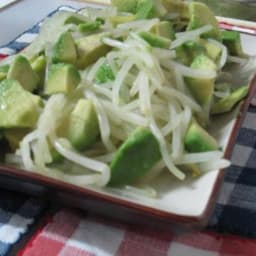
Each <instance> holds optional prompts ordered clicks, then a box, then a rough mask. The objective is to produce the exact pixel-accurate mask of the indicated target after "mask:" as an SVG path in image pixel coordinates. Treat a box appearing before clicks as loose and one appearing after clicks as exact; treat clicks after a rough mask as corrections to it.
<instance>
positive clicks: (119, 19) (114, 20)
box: [110, 14, 136, 27]
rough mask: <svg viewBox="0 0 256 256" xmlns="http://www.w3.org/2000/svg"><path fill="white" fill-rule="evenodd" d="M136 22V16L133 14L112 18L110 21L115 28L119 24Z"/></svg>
mask: <svg viewBox="0 0 256 256" xmlns="http://www.w3.org/2000/svg"><path fill="white" fill-rule="evenodd" d="M134 20H136V16H135V15H133V14H128V15H117V16H112V17H110V21H111V23H112V25H113V26H114V27H116V26H117V25H119V24H123V23H128V22H131V21H134Z"/></svg>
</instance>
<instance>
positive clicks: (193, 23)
mask: <svg viewBox="0 0 256 256" xmlns="http://www.w3.org/2000/svg"><path fill="white" fill-rule="evenodd" d="M189 16H190V21H189V24H188V26H187V31H190V30H194V29H197V28H200V27H202V26H204V25H208V24H210V25H212V27H213V28H212V30H210V31H209V32H205V33H203V34H202V37H206V38H209V37H210V38H215V39H216V40H219V41H220V40H221V34H220V29H219V24H218V21H217V19H216V18H215V16H214V14H213V13H212V12H211V10H210V9H209V8H208V6H207V5H205V4H203V3H199V2H191V3H190V4H189Z"/></svg>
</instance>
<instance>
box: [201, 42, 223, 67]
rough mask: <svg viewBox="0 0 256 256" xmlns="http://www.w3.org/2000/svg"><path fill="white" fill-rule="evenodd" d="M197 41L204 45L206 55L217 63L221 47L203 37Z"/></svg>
mask: <svg viewBox="0 0 256 256" xmlns="http://www.w3.org/2000/svg"><path fill="white" fill-rule="evenodd" d="M199 43H200V44H201V45H202V46H204V47H205V49H206V54H207V56H208V57H209V58H211V59H212V60H213V61H214V62H215V63H217V62H218V60H219V58H220V56H221V52H222V49H221V48H220V47H218V46H217V45H216V44H213V43H211V42H209V41H207V40H205V39H200V40H199Z"/></svg>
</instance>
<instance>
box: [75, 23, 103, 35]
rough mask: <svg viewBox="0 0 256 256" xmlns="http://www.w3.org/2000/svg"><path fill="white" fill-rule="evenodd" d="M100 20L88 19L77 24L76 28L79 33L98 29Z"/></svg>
mask: <svg viewBox="0 0 256 256" xmlns="http://www.w3.org/2000/svg"><path fill="white" fill-rule="evenodd" d="M101 25H102V22H100V21H97V20H96V21H88V22H86V23H81V24H79V25H78V30H79V31H80V32H81V33H88V32H95V31H97V30H99V29H100V27H101Z"/></svg>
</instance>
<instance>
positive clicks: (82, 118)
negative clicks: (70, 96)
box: [68, 99, 99, 151]
mask: <svg viewBox="0 0 256 256" xmlns="http://www.w3.org/2000/svg"><path fill="white" fill-rule="evenodd" d="M98 136H99V124H98V118H97V114H96V112H95V109H94V105H93V103H92V101H90V100H86V99H80V100H79V101H78V102H77V104H76V106H75V108H74V110H73V111H72V112H71V115H70V119H69V129H68V138H69V140H70V142H71V144H72V145H73V147H74V148H76V149H77V150H79V151H82V150H85V149H86V148H88V147H89V146H91V145H92V144H93V143H94V142H95V141H96V139H97V137H98Z"/></svg>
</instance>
